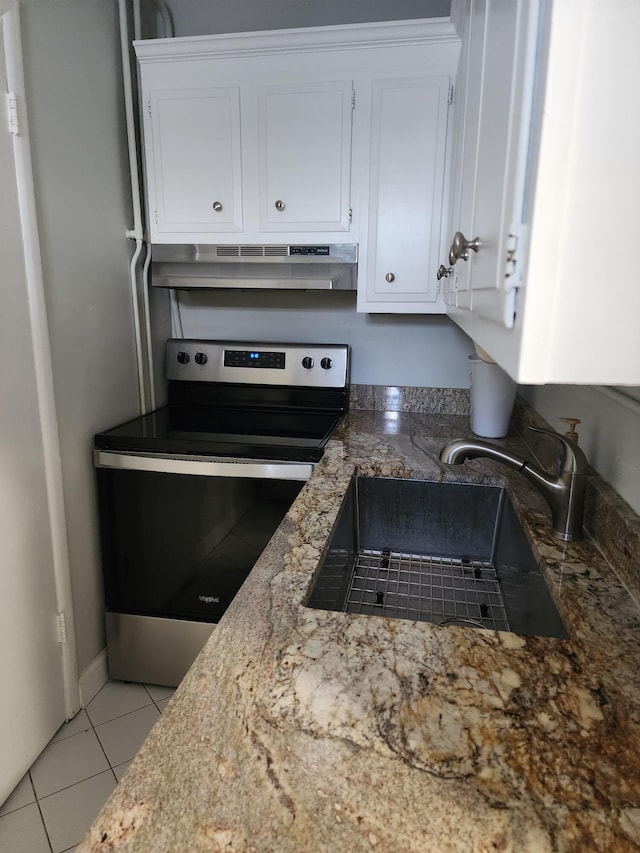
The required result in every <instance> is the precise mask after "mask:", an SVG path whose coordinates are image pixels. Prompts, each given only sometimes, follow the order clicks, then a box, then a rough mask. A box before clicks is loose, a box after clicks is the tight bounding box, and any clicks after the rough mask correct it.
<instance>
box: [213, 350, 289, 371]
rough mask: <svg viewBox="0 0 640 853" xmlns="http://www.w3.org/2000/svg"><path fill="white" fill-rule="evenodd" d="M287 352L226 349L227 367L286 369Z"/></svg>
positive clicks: (225, 361) (225, 363)
mask: <svg viewBox="0 0 640 853" xmlns="http://www.w3.org/2000/svg"><path fill="white" fill-rule="evenodd" d="M284 357H285V354H284V353H283V352H273V351H270V352H263V351H260V350H235V349H227V350H225V351H224V366H225V367H267V368H271V369H274V368H275V369H276V370H284V362H285V358H284Z"/></svg>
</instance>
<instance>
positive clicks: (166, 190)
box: [144, 87, 242, 242]
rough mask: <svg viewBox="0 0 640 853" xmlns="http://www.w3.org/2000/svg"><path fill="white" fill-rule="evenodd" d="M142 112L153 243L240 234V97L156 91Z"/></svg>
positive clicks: (222, 91) (225, 92) (227, 90)
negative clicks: (200, 235) (194, 237)
mask: <svg viewBox="0 0 640 853" xmlns="http://www.w3.org/2000/svg"><path fill="white" fill-rule="evenodd" d="M144 113H145V147H146V154H147V164H148V174H147V180H148V183H149V207H150V210H149V221H150V227H151V238H152V240H157V241H158V242H167V241H174V242H179V241H180V240H181V239H183V238H182V237H180V238H179V237H178V235H188V234H195V233H199V234H205V233H206V234H215V233H218V232H220V233H228V232H240V231H242V176H241V154H240V90H239V89H238V88H237V87H219V88H208V89H194V90H191V89H185V90H182V89H173V90H166V91H154V92H151V93H150V94H149V96H148V98H147V103H146V104H145V109H144Z"/></svg>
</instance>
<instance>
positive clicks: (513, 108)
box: [451, 0, 538, 328]
mask: <svg viewBox="0 0 640 853" xmlns="http://www.w3.org/2000/svg"><path fill="white" fill-rule="evenodd" d="M470 9H471V12H470V20H468V21H467V27H466V31H465V42H466V43H465V45H464V46H463V55H464V56H466V58H467V62H468V66H467V68H466V86H465V81H463V91H462V92H460V95H461V97H462V98H465V100H464V101H461V103H460V104H459V106H460V107H463V108H464V110H465V118H464V137H463V148H462V151H461V152H459V157H458V158H457V164H456V165H457V168H458V169H459V170H460V175H459V177H460V181H459V182H457V184H456V188H455V189H454V191H456V190H457V194H458V198H457V199H456V202H457V205H456V206H457V210H458V213H457V217H456V219H454V223H453V228H454V229H455V230H456V231H460V232H461V233H462V234H463V235H464V237H465V238H466V239H467V240H468V241H473V240H475V239H476V238H477V239H478V240H479V243H480V247H479V249H478V251H477V253H476V252H474V251H472V250H469V251H468V259H467V260H466V261H465V260H463V259H460V260H458V261H457V263H456V267H455V270H454V273H453V274H454V276H455V286H456V291H457V306H458V307H459V308H471V310H472V311H473V312H474V314H476V315H478V316H480V317H484V318H486V319H489V320H494V321H496V322H498V323H500V324H502V325H504V326H506V327H507V328H511V327H512V326H513V323H514V310H515V287H517V281H516V279H515V277H514V278H512V279H511V280H510V275H509V266H508V263H507V261H508V251H509V250H510V249H511V248H514V247H515V246H516V245H517V240H518V237H519V232H520V228H519V224H520V222H521V219H522V210H521V205H522V199H523V193H524V184H523V178H524V169H525V167H526V158H527V147H526V146H527V143H528V138H529V118H530V112H531V100H532V96H533V65H534V60H535V46H536V33H537V14H538V3H537V2H535V0H532V2H531V3H525V2H524V0H517V2H514V0H473V2H472V3H471V4H470ZM464 89H466V91H464ZM463 105H464V106H463ZM511 235H513V236H511ZM451 236H452V237H453V234H452V235H451Z"/></svg>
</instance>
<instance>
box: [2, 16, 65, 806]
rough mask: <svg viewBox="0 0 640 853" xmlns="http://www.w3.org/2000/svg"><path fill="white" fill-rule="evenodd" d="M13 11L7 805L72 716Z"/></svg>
mask: <svg viewBox="0 0 640 853" xmlns="http://www.w3.org/2000/svg"><path fill="white" fill-rule="evenodd" d="M3 6H4V7H5V11H4V14H2V12H3ZM6 6H7V4H3V3H2V2H1V0H0V186H1V187H2V192H0V259H1V264H2V274H1V275H0V305H1V306H2V308H1V311H0V401H1V402H0V684H1V685H2V693H1V694H0V695H1V699H0V756H2V758H1V759H0V802H3V801H4V800H5V799H6V797H7V796H8V795H9V794H10V793H11V791H12V790H13V788H14V787H15V785H16V784H17V782H19V780H20V778H21V777H22V775H23V774H24V772H25V771H26V770H27V769H28V767H29V766H30V765H31V763H32V762H33V760H34V759H35V758H36V757H37V755H38V754H39V753H40V751H41V750H42V748H43V747H44V746H45V745H46V743H47V742H48V740H49V739H50V738H51V736H52V735H53V734H54V732H55V731H56V729H57V728H58V727H59V726H60V724H61V723H62V722H63V721H64V720H65V717H66V716H67V714H66V706H65V679H64V675H65V673H64V666H65V665H66V664H65V663H64V660H63V655H62V653H61V644H60V642H59V632H58V617H57V613H58V604H57V592H56V579H55V573H54V548H55V545H54V538H53V535H52V530H53V528H52V521H51V514H50V509H49V497H50V488H51V487H50V483H48V481H47V476H46V473H45V461H46V460H45V456H46V453H47V450H46V448H45V431H44V429H43V416H42V412H43V407H42V394H41V393H40V394H39V391H38V384H37V371H38V370H39V367H40V366H39V364H38V357H37V356H36V354H35V352H36V351H37V347H36V350H35V351H34V344H35V337H34V311H33V304H32V301H31V300H32V299H33V293H32V291H30V289H29V287H28V276H27V272H26V266H25V255H24V246H25V242H24V234H23V224H24V216H23V218H22V219H21V212H20V207H19V197H18V187H17V178H16V165H15V160H14V147H13V137H12V134H11V133H10V131H9V103H8V98H7V95H6V92H7V88H8V87H7V56H8V54H9V52H12V55H13V54H15V48H16V43H18V44H19V41H17V42H16V39H15V38H14V35H15V31H16V28H17V21H16V16H17V13H16V12H15V8H13V9H12V8H11V6H10V7H9V11H6ZM9 67H10V68H11V62H10V64H9ZM11 84H12V86H14V87H15V82H14V81H13V80H11ZM21 94H22V93H21V92H20V90H17V101H18V107H19V108H20V107H21V106H23V98H22V97H21ZM76 702H77V699H76ZM72 704H73V703H72ZM74 710H75V709H74Z"/></svg>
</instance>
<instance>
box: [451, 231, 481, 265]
mask: <svg viewBox="0 0 640 853" xmlns="http://www.w3.org/2000/svg"><path fill="white" fill-rule="evenodd" d="M480 246H481V243H480V238H479V237H476V238H475V239H474V240H467V238H466V237H465V236H464V234H463V233H462V231H456V233H455V234H454V235H453V243H452V244H451V248H450V249H449V263H450V264H451V266H453V265H454V264H455V262H456V261H459V260H460V258H462V260H463V261H468V260H469V249H471V250H472V251H473V252H477V251H478V249H479V248H480Z"/></svg>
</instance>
